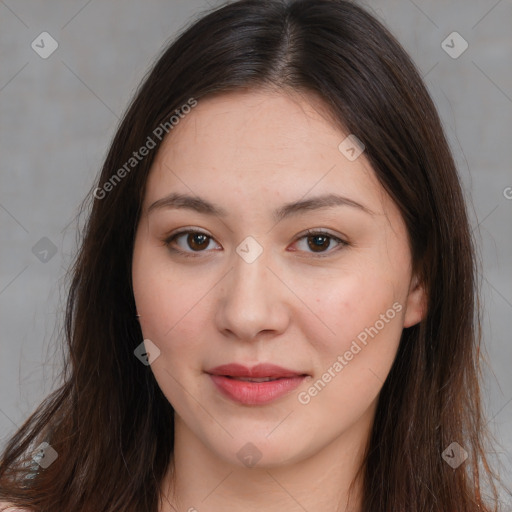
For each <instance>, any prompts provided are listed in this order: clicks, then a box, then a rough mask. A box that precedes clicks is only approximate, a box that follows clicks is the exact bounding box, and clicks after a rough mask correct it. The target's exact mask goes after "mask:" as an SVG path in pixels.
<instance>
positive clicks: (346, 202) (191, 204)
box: [147, 193, 376, 222]
mask: <svg viewBox="0 0 512 512" xmlns="http://www.w3.org/2000/svg"><path fill="white" fill-rule="evenodd" d="M336 206H351V207H353V208H357V209H359V210H361V211H363V212H365V213H367V214H369V215H376V214H375V212H373V211H372V210H370V209H369V208H368V207H366V206H364V205H362V204H359V203H357V202H356V201H353V200H352V199H349V198H347V197H343V196H340V195H338V194H325V195H321V196H316V197H312V198H310V199H302V200H299V201H294V202H291V203H287V204H285V205H283V206H281V207H280V208H277V209H276V210H274V212H273V217H274V220H275V221H276V222H279V221H281V220H283V219H285V218H287V217H291V216H293V215H298V214H301V213H304V212H307V211H312V210H321V209H325V208H333V207H336ZM165 208H175V209H182V208H183V209H188V210H193V211H196V212H198V213H202V214H205V215H215V216H218V217H227V216H228V212H227V211H226V210H225V209H224V208H222V207H221V206H219V205H216V204H214V203H211V202H210V201H207V200H206V199H204V198H202V197H199V196H195V197H194V196H189V195H186V194H179V193H172V194H169V195H168V196H165V197H162V198H161V199H158V200H157V201H155V202H154V203H152V204H151V205H150V206H149V208H148V211H147V214H148V215H149V214H150V213H151V212H152V211H154V210H159V209H165Z"/></svg>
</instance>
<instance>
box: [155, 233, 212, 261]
mask: <svg viewBox="0 0 512 512" xmlns="http://www.w3.org/2000/svg"><path fill="white" fill-rule="evenodd" d="M212 241H213V238H212V237H211V236H209V235H207V234H206V233H202V232H201V231H192V230H188V231H180V232H179V233H175V234H174V235H171V236H170V237H168V238H167V239H166V240H165V245H166V246H167V247H168V248H169V249H170V250H171V251H173V252H179V253H182V254H183V255H184V256H195V254H194V253H201V252H206V251H205V249H208V247H209V245H210V242H212Z"/></svg>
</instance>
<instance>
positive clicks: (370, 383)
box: [133, 91, 423, 467]
mask: <svg viewBox="0 0 512 512" xmlns="http://www.w3.org/2000/svg"><path fill="white" fill-rule="evenodd" d="M321 109H322V103H321V102H320V101H319V100H318V99H316V98H315V97H313V96H299V95H298V94H293V95H292V94H285V93H284V92H281V93H278V92H264V91H259V92H254V91H249V92H246V91H243V92H237V93H230V94H226V95H221V96H217V97H210V98H205V99H202V100H200V101H199V103H198V105H197V106H196V107H195V108H194V109H193V110H192V111H191V112H190V113H189V114H188V115H187V116H185V117H184V118H183V119H181V121H180V122H179V124H178V125H176V126H175V127H174V129H173V131H172V132H170V135H169V136H168V138H167V139H166V140H165V141H164V143H163V145H162V147H161V148H160V150H159V153H158V155H157V157H156V160H155V162H154V164H153V167H152V169H151V172H150V175H149V178H148V182H147V189H146V193H145V198H144V203H143V213H142V216H141V220H140V223H139V225H138V228H137V234H136V240H135V248H134V254H133V286H134V295H135V300H136V305H137V310H138V313H139V314H140V323H141V328H142V332H143V335H144V338H145V339H146V340H150V341H151V343H148V342H146V347H147V348H148V350H149V352H150V354H151V356H150V357H151V359H153V358H154V360H153V362H152V363H151V370H152V371H153V373H154V376H155V378H156V380H157V382H158V384H159V386H160V388H161V389H162V391H163V393H164V394H165V396H166V397H167V399H168V400H169V402H170V403H171V404H172V406H173V408H174V410H175V422H176V432H177V436H179V435H182V436H187V438H188V439H189V440H191V439H192V440H195V441H199V442H200V444H201V446H203V447H206V449H207V450H209V453H210V454H213V455H214V456H216V457H217V458H221V459H223V460H225V461H228V462H231V463H233V464H237V465H239V466H241V465H243V464H245V465H246V466H250V465H254V464H255V463H257V464H258V465H259V466H265V465H266V466H268V467H271V466H273V465H280V464H288V463H293V462H297V461H300V460H304V459H306V458H308V457H310V456H311V455H313V454H315V453H318V452H320V451H321V450H325V449H326V448H328V447H329V445H332V443H334V442H340V441H341V440H344V441H346V443H348V444H347V445H346V446H348V445H350V444H351V443H352V444H353V443H356V444H357V443H359V444H361V443H362V442H363V439H365V436H367V435H368V429H369V428H370V426H371V423H372V420H373V415H374V410H375V405H376V400H377V397H378V394H379V391H380V389H381V388H382V385H383V383H384V381H385V379H386V377H387V375H388V372H389V370H390V368H391V365H392V363H393V359H394V357H395V355H396V352H397V348H398V344H399V340H400V335H401V332H402V329H403V328H404V327H409V326H411V325H413V324H415V323H417V322H418V321H419V320H420V319H421V316H422V308H423V291H422V288H421V286H419V285H417V284H416V279H415V278H414V276H412V262H411V254H410V249H409V245H408V239H407V232H406V228H405V225H404V222H403V220H402V218H401V215H400V213H399V210H398V209H397V207H396V205H395V204H394V203H393V202H392V200H391V199H390V198H389V196H388V195H387V194H386V193H385V191H384V189H383V188H382V187H381V185H380V184H379V183H378V181H377V179H376V177H375V176H374V173H373V171H372V169H371V167H370V165H369V163H368V161H367V160H366V158H365V153H364V151H363V153H362V154H360V156H358V157H357V154H358V152H359V150H360V149H362V148H360V147H357V146H355V145H354V143H353V142H351V139H348V140H345V139H346V137H347V136H348V135H349V134H348V133H342V132H341V131H340V130H339V129H338V128H336V127H334V126H333V125H332V122H330V121H328V120H327V119H326V117H325V116H322V115H321V114H320V112H321ZM344 140H345V141H344ZM343 141H344V142H343ZM342 142H343V143H342ZM340 143H342V144H341V146H340ZM351 148H352V149H351ZM356 157H357V158H356ZM308 231H309V233H308ZM319 232H320V233H319ZM178 233H179V234H178ZM141 341H142V340H141ZM154 346H156V347H158V349H159V351H160V352H159V353H158V351H157V352H153V348H154ZM155 356H157V357H156V358H155ZM231 364H237V365H241V367H231V368H229V367H224V368H218V367H219V366H221V365H231ZM261 364H263V365H269V364H271V365H277V366H279V367H281V369H280V370H279V369H275V368H274V369H269V368H268V367H267V368H265V367H264V366H263V367H260V372H259V373H258V372H255V373H254V372H253V373H251V369H252V368H253V367H254V366H256V365H261ZM243 367H245V369H244V368H243ZM216 368H217V370H216ZM237 370H238V371H237ZM214 373H215V374H216V375H213V374H214ZM251 376H252V377H260V379H259V380H260V382H257V381H255V380H254V379H253V380H247V379H250V378H251ZM264 377H267V379H268V378H273V379H274V378H276V379H277V380H272V381H267V382H261V378H264Z"/></svg>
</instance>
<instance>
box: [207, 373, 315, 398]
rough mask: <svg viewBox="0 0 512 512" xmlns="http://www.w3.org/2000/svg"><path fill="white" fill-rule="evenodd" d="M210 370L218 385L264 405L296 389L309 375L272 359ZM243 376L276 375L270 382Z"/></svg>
mask: <svg viewBox="0 0 512 512" xmlns="http://www.w3.org/2000/svg"><path fill="white" fill-rule="evenodd" d="M206 373H208V374H209V375H210V378H211V379H212V381H213V383H214V384H215V386H216V387H217V389H218V390H219V391H220V392H221V393H222V394H224V395H225V396H227V397H228V398H230V399H232V400H234V401H235V402H238V403H241V404H245V405H261V404H266V403H269V402H272V401H274V400H277V399H278V398H280V397H282V396H284V395H286V394H288V393H290V392H291V391H293V390H294V389H296V388H297V387H298V386H299V385H300V384H301V383H302V382H303V380H304V379H305V378H306V377H307V375H306V374H305V373H302V372H297V371H294V370H289V369H287V368H283V367H281V366H276V365H274V364H269V363H261V364H257V365H256V366H253V367H251V368H248V367H246V366H244V365H241V364H238V363H230V364H224V365H221V366H216V367H215V368H212V369H211V370H208V371H207V372H206ZM240 378H272V379H277V380H272V381H267V382H249V381H244V380H240Z"/></svg>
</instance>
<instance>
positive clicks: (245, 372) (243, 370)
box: [207, 363, 306, 379]
mask: <svg viewBox="0 0 512 512" xmlns="http://www.w3.org/2000/svg"><path fill="white" fill-rule="evenodd" d="M207 373H209V374H211V375H223V376H226V377H246V378H247V377H248V378H255V379H258V378H265V377H270V378H274V379H275V378H279V377H297V376H298V375H306V374H305V373H304V372H300V371H295V370H289V369H288V368H283V367H281V366H277V365H275V364H270V363H260V364H257V365H256V366H252V367H251V368H248V367H247V366H244V365H243V364H238V363H229V364H221V365H220V366H216V367H215V368H212V369H211V370H207Z"/></svg>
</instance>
